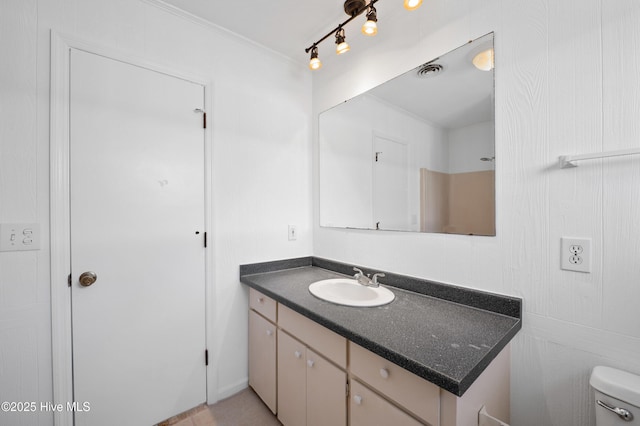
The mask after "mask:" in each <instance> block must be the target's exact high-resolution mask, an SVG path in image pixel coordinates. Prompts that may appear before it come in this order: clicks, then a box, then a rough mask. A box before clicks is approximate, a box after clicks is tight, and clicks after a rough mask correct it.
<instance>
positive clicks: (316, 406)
mask: <svg viewBox="0 0 640 426" xmlns="http://www.w3.org/2000/svg"><path fill="white" fill-rule="evenodd" d="M346 387H347V375H346V373H345V372H344V371H342V370H340V369H339V368H338V367H336V366H335V365H333V364H331V363H330V362H329V361H327V360H326V359H324V358H323V357H321V356H320V355H318V354H316V353H315V352H313V351H312V350H311V349H307V426H327V425H331V426H346V424H347V388H346Z"/></svg>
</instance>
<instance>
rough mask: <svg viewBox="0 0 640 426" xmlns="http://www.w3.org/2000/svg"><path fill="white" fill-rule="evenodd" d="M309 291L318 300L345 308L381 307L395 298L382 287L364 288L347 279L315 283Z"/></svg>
mask: <svg viewBox="0 0 640 426" xmlns="http://www.w3.org/2000/svg"><path fill="white" fill-rule="evenodd" d="M309 291H310V292H311V294H313V295H314V296H316V297H317V298H319V299H322V300H326V301H327V302H332V303H336V304H338V305H346V306H367V307H368V306H381V305H386V304H387V303H391V302H393V299H395V298H396V296H395V294H393V293H392V292H391V291H390V290H388V289H386V288H384V287H366V286H363V285H362V284H359V283H358V282H357V281H356V280H352V279H349V278H334V279H330V280H322V281H316V282H315V283H313V284H311V285H310V286H309Z"/></svg>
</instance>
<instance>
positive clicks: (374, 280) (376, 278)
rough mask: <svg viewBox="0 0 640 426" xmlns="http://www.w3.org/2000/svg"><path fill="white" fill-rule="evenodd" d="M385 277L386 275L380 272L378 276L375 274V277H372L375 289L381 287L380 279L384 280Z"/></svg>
mask: <svg viewBox="0 0 640 426" xmlns="http://www.w3.org/2000/svg"><path fill="white" fill-rule="evenodd" d="M384 276H385V275H384V273H383V272H378V273H377V274H373V277H372V279H371V281H372V283H373V285H374V286H375V287H378V286H379V285H380V283H379V282H378V277H381V278H382V277H384Z"/></svg>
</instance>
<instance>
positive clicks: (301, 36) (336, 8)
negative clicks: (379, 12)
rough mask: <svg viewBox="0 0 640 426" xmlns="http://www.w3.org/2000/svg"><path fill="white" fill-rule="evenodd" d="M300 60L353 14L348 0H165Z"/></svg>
mask: <svg viewBox="0 0 640 426" xmlns="http://www.w3.org/2000/svg"><path fill="white" fill-rule="evenodd" d="M161 1H163V2H164V3H167V4H169V5H171V6H175V7H177V8H178V9H182V10H184V11H186V12H189V13H191V14H192V15H195V16H197V17H199V18H202V19H204V20H206V21H209V22H211V23H213V24H216V25H218V26H220V27H223V28H226V29H228V30H230V31H232V32H234V33H236V34H239V35H241V36H243V37H245V38H247V39H249V40H252V41H254V42H256V43H258V44H261V45H263V46H265V47H268V48H270V49H272V50H275V51H276V52H279V53H281V54H283V55H285V56H288V57H290V58H292V59H294V60H296V61H298V60H302V61H304V62H305V63H306V61H308V60H309V54H307V53H305V52H304V49H305V48H306V47H309V45H311V44H313V42H314V41H316V40H317V39H319V38H320V37H322V36H324V35H325V34H326V33H327V32H328V31H329V30H331V29H332V28H334V27H335V26H336V25H337V24H339V23H340V22H343V21H344V20H346V19H347V18H349V16H348V15H347V14H345V13H344V10H343V4H344V0H229V1H222V0H161Z"/></svg>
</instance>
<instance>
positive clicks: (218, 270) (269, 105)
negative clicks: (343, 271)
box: [0, 0, 311, 425]
mask: <svg viewBox="0 0 640 426" xmlns="http://www.w3.org/2000/svg"><path fill="white" fill-rule="evenodd" d="M50 29H53V30H54V31H56V32H59V33H63V34H68V35H70V36H73V37H77V38H80V39H83V40H85V41H86V42H88V43H93V44H96V45H98V46H104V47H107V48H111V49H117V50H119V51H121V52H123V53H124V54H126V55H130V56H136V57H139V58H141V59H143V60H145V61H149V62H153V63H157V64H158V65H161V66H165V67H168V68H173V69H176V70H177V71H180V72H184V73H187V74H196V75H200V76H203V77H205V78H208V79H210V80H211V82H212V88H213V95H212V99H213V105H212V108H211V111H209V120H208V121H209V125H210V128H211V133H210V136H211V138H210V141H211V143H212V144H213V164H212V165H211V168H212V171H213V176H212V182H213V186H212V190H213V205H214V207H213V211H212V212H211V217H212V220H213V221H214V222H213V223H214V226H213V229H210V231H211V232H210V233H211V236H212V241H213V247H212V250H214V251H215V256H214V257H215V262H214V264H212V265H209V267H210V268H211V269H212V270H213V273H212V276H213V278H214V284H215V289H216V290H215V294H210V295H209V297H211V298H212V299H213V300H214V306H215V309H214V312H213V313H212V322H211V323H210V324H208V327H209V329H208V332H209V334H210V336H211V337H212V338H213V341H212V345H211V346H210V347H209V350H210V359H211V361H212V363H211V364H212V365H213V366H212V367H211V368H210V369H209V370H210V377H211V378H212V382H211V385H212V386H211V387H210V398H211V399H210V400H211V401H213V400H215V399H216V398H217V397H221V396H226V395H228V394H229V393H230V392H233V391H235V390H237V389H238V388H240V387H242V386H244V385H245V384H246V380H247V331H246V328H247V314H246V312H247V310H246V306H247V301H246V289H244V288H243V286H242V285H241V284H240V282H239V280H238V265H239V264H242V263H252V262H256V261H264V260H270V259H279V258H289V257H296V256H304V255H308V254H310V253H311V210H310V205H311V193H310V186H311V173H310V171H309V170H310V169H311V167H310V166H311V164H310V156H309V152H310V145H311V133H310V132H311V124H310V116H311V115H310V113H311V104H310V96H311V77H310V76H309V73H308V70H307V69H306V64H296V63H293V62H291V61H289V60H287V59H284V58H282V57H280V56H278V55H276V54H275V53H272V52H270V51H268V50H266V49H264V48H262V47H259V46H256V45H254V44H251V43H249V42H247V41H245V40H243V39H240V38H238V37H236V36H234V35H231V34H229V33H228V32H226V31H223V30H220V29H217V28H215V27H211V26H209V25H205V24H203V23H201V22H199V21H197V20H192V19H188V18H185V17H181V16H178V15H176V14H173V13H171V12H170V11H168V10H164V9H162V8H159V7H156V6H155V5H154V4H153V3H152V2H149V1H131V0H113V1H102V0H2V2H0V57H2V61H1V62H0V116H1V117H2V118H1V119H0V222H3V223H5V222H18V223H19V222H38V223H40V225H41V229H42V233H43V242H42V249H41V250H39V251H34V252H8V253H0V401H37V402H38V403H39V402H46V401H51V400H52V367H51V320H50V269H49V256H50V252H49V249H48V246H49V240H48V232H49V69H50V47H49V45H50ZM256 63H259V64H260V66H259V67H256V65H255V64H256ZM288 224H295V225H297V226H298V240H297V241H295V242H290V241H288V240H287V225H288ZM51 422H52V415H51V414H50V413H48V414H47V413H36V414H34V415H22V416H17V417H16V416H8V415H6V414H4V413H2V412H0V423H1V424H12V425H22V424H24V425H34V424H40V425H46V424H51Z"/></svg>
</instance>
